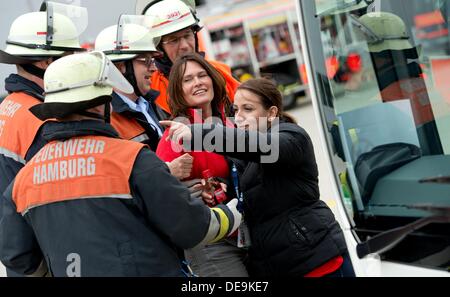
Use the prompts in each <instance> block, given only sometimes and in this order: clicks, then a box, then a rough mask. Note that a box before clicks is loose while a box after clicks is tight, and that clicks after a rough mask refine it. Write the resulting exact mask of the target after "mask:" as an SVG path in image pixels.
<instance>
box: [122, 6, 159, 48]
mask: <svg viewBox="0 0 450 297" xmlns="http://www.w3.org/2000/svg"><path fill="white" fill-rule="evenodd" d="M154 21H155V18H154V17H153V16H148V15H127V14H122V15H120V17H119V22H118V24H117V37H116V50H127V53H130V50H128V49H130V48H131V47H132V46H130V45H135V44H136V43H139V41H142V42H145V37H146V35H147V34H150V29H151V28H152V26H153V24H154ZM133 27H135V28H136V29H135V30H125V28H133ZM141 27H144V28H147V30H139V29H141ZM138 28H139V29H138ZM125 32H128V34H125ZM130 32H132V34H130ZM158 41H159V40H158ZM155 44H156V43H155ZM144 47H145V44H144ZM155 51H156V49H155Z"/></svg>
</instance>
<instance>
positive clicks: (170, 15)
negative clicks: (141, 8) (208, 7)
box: [145, 0, 199, 36]
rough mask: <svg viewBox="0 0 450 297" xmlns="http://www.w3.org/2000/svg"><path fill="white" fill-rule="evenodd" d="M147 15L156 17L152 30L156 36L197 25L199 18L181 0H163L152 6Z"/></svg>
mask: <svg viewBox="0 0 450 297" xmlns="http://www.w3.org/2000/svg"><path fill="white" fill-rule="evenodd" d="M145 15H150V16H154V17H155V21H154V25H153V28H152V32H153V34H154V35H155V36H164V35H167V34H170V33H173V32H177V31H179V30H182V29H185V28H189V27H197V28H195V30H196V31H198V30H199V25H198V22H199V21H198V19H197V17H196V15H195V13H194V12H193V11H192V10H191V9H190V8H189V6H187V5H186V4H185V3H183V1H180V0H162V1H160V2H157V3H155V4H153V5H152V6H150V7H149V8H148V9H147V10H146V11H145Z"/></svg>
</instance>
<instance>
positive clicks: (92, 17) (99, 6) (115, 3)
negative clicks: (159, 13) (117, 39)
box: [0, 0, 135, 94]
mask: <svg viewBox="0 0 450 297" xmlns="http://www.w3.org/2000/svg"><path fill="white" fill-rule="evenodd" d="M55 2H60V3H68V4H70V3H78V4H80V5H81V6H84V7H87V9H88V14H89V25H88V28H87V29H86V31H85V32H84V33H83V35H82V36H81V41H82V42H93V41H94V40H95V37H96V36H97V34H98V33H99V32H100V31H101V30H102V29H103V28H106V27H108V26H111V25H114V24H115V22H116V21H117V18H118V17H119V15H120V14H121V13H128V14H134V7H135V0H57V1H55ZM41 3H42V0H0V21H1V26H0V48H1V49H4V48H5V46H6V45H5V43H4V41H5V40H6V38H7V37H8V33H9V27H10V25H11V23H12V22H13V21H14V19H16V18H17V17H18V16H20V15H21V14H24V13H27V12H31V11H37V10H38V9H39V7H40V5H41ZM11 72H15V67H13V66H8V65H5V64H0V94H4V93H5V91H4V80H5V78H6V77H7V76H8V75H9V74H10V73H11Z"/></svg>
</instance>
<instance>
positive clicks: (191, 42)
mask: <svg viewBox="0 0 450 297" xmlns="http://www.w3.org/2000/svg"><path fill="white" fill-rule="evenodd" d="M149 2H150V1H149ZM141 6H143V5H141ZM136 13H139V14H145V15H151V16H154V17H155V18H156V20H155V23H154V25H153V28H152V32H154V34H155V35H157V36H161V41H160V42H159V44H158V47H157V48H158V49H159V50H160V51H161V52H163V56H162V57H161V58H157V59H156V67H157V68H158V70H157V71H156V72H155V73H153V74H152V77H151V88H152V89H154V90H158V91H159V92H160V95H159V97H158V99H157V100H156V103H157V104H158V105H159V106H160V107H161V108H163V109H164V110H165V111H166V112H169V113H170V109H169V105H168V100H169V98H168V91H167V87H168V85H169V82H168V77H169V73H170V69H171V68H172V65H173V63H174V62H175V60H176V58H177V57H179V56H180V55H181V54H185V53H191V52H199V46H198V37H197V32H198V31H199V30H200V29H201V26H200V25H199V19H198V18H197V16H196V14H195V12H194V11H193V9H192V8H190V7H189V6H188V5H186V4H185V3H183V2H182V1H180V0H161V1H152V2H151V3H149V5H147V6H145V8H144V10H143V11H137V12H136ZM202 54H204V53H202ZM208 62H209V63H211V64H212V65H213V66H214V67H215V68H216V69H217V70H218V71H219V72H220V73H221V74H222V76H223V77H224V78H225V81H226V89H227V94H228V97H229V98H230V100H233V98H234V93H235V91H236V88H237V87H238V85H239V82H238V81H237V80H236V79H234V78H233V76H232V74H231V69H230V67H229V66H227V65H225V64H223V63H221V62H218V61H213V60H208Z"/></svg>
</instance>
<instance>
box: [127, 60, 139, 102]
mask: <svg viewBox="0 0 450 297" xmlns="http://www.w3.org/2000/svg"><path fill="white" fill-rule="evenodd" d="M123 76H124V77H125V78H126V79H127V80H128V82H129V83H130V84H131V85H132V86H133V89H134V93H135V94H136V95H137V96H138V97H141V96H143V94H142V93H141V91H140V90H139V87H138V85H137V80H136V76H135V75H134V67H133V60H127V61H125V73H124V74H123Z"/></svg>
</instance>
